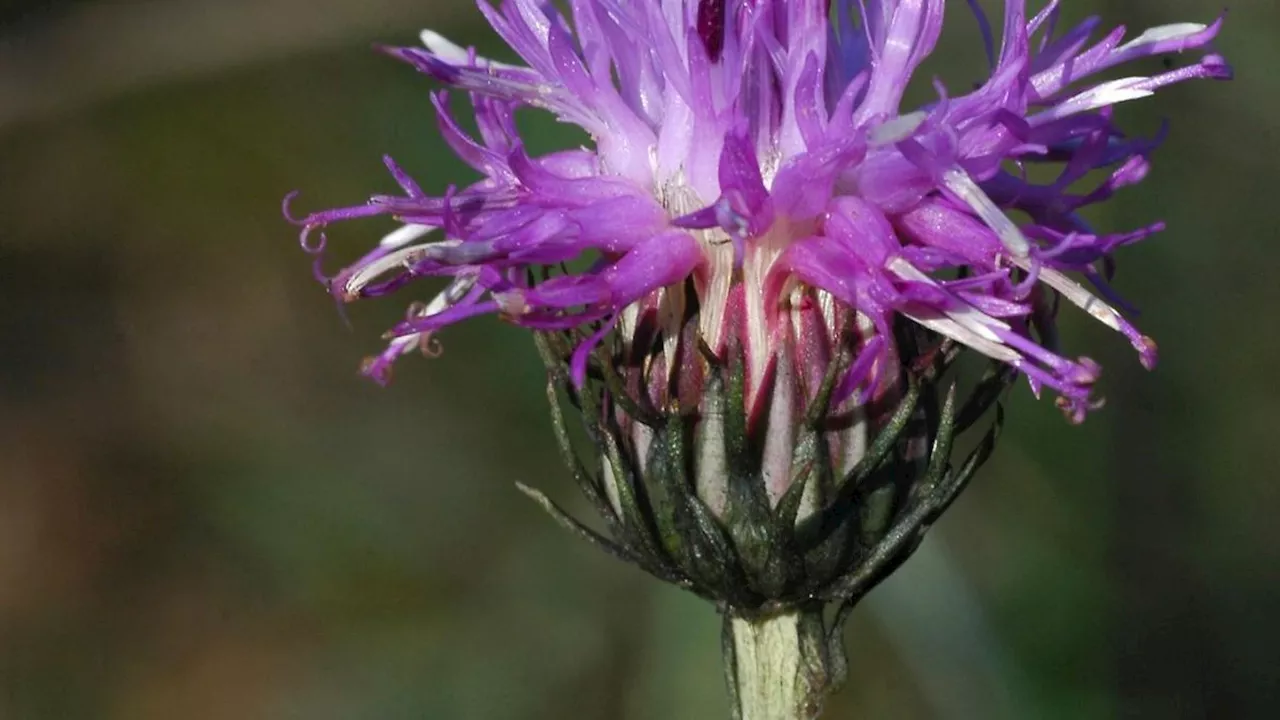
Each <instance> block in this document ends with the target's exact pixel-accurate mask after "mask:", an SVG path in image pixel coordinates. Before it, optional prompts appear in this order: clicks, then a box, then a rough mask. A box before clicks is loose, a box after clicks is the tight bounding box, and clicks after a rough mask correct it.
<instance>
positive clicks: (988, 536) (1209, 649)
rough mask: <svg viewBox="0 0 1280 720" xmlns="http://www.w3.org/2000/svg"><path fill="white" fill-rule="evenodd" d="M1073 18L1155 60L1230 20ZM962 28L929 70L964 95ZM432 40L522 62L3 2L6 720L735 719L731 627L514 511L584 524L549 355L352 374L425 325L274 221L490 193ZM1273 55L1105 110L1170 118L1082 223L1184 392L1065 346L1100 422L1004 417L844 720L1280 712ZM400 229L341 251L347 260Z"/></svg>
mask: <svg viewBox="0 0 1280 720" xmlns="http://www.w3.org/2000/svg"><path fill="white" fill-rule="evenodd" d="M1065 4H1066V5H1067V6H1068V7H1067V15H1068V17H1069V18H1071V19H1078V18H1080V17H1082V16H1084V15H1085V14H1087V13H1089V12H1093V11H1100V12H1102V13H1103V14H1104V15H1105V17H1106V22H1105V25H1106V26H1107V27H1111V26H1113V25H1116V24H1119V23H1127V24H1129V25H1130V27H1131V28H1134V31H1133V32H1134V34H1136V32H1137V31H1138V30H1140V29H1141V28H1144V27H1147V26H1150V25H1155V24H1163V23H1168V22H1175V21H1191V20H1194V21H1200V22H1208V21H1211V20H1212V19H1213V17H1214V16H1216V14H1217V13H1218V12H1219V11H1220V10H1221V0H1114V1H1112V2H1081V1H1077V2H1068V3H1065ZM955 5H956V6H957V7H953V8H952V12H951V17H950V20H949V28H948V31H947V40H946V42H945V43H944V46H943V48H942V49H941V50H940V54H939V56H938V57H937V58H935V59H934V60H933V61H932V62H931V65H930V66H928V67H927V68H926V73H932V72H938V73H940V74H942V75H943V76H944V77H946V78H947V79H948V81H949V82H952V83H953V86H954V87H963V86H964V83H965V82H967V81H971V80H972V79H973V78H972V77H969V78H966V77H965V76H964V74H963V73H964V72H967V70H966V71H957V69H956V68H971V67H976V68H978V69H980V68H981V64H982V63H981V55H980V53H979V51H978V50H977V49H976V48H977V47H979V46H978V45H977V44H976V43H977V42H978V41H977V36H976V29H975V25H974V23H973V21H972V19H971V18H970V17H968V15H967V12H965V11H964V9H963V7H962V5H963V4H962V3H958V2H957V3H955ZM989 5H990V4H989ZM1035 5H1036V6H1038V5H1039V3H1036V4H1035ZM425 26H431V27H433V28H437V29H440V30H442V31H444V32H446V33H447V34H450V35H451V36H454V37H456V38H457V39H460V40H461V41H462V42H463V43H464V44H465V43H476V44H479V45H480V46H481V47H482V48H484V49H487V50H492V51H494V52H498V53H499V54H501V51H500V50H498V49H496V47H495V43H494V41H493V38H492V35H491V34H489V33H488V32H487V31H486V30H485V29H484V28H482V27H481V25H480V24H479V16H478V14H477V13H476V12H475V11H474V9H473V8H472V7H471V6H470V4H469V3H468V2H467V0H363V1H362V2H354V1H353V0H216V1H215V0H137V1H135V2H126V1H124V0H120V1H116V2H110V1H106V0H99V1H92V0H78V1H73V0H61V1H59V2H49V1H46V2H24V1H21V0H5V2H3V3H0V718H3V719H6V720H7V719H9V718H14V719H21V720H25V719H27V718H122V719H129V720H149V719H153V718H154V719H160V718H164V719H169V718H192V719H196V720H199V719H204V718H209V719H213V718H218V719H222V718H237V719H240V718H308V719H312V718H316V719H323V718H335V719H336V718H343V719H346V718H483V719H494V720H498V719H507V718H510V719H513V720H514V719H523V718H559V717H583V718H607V719H612V718H620V719H621V718H628V719H631V720H647V719H649V718H722V717H727V703H726V700H725V693H724V688H723V685H722V681H721V675H720V668H719V649H718V638H719V624H718V619H717V617H716V615H715V613H714V612H713V610H712V609H711V608H710V607H709V606H706V605H704V604H702V603H701V601H698V600H696V599H695V598H693V597H691V596H686V595H684V594H682V593H680V592H678V591H676V590H673V589H669V588H665V587H660V586H658V585H657V584H656V583H654V582H652V581H650V580H649V579H648V578H646V577H644V576H642V575H640V574H639V573H638V572H636V571H633V570H631V569H629V568H627V567H624V566H622V565H620V564H617V563H614V562H612V561H609V560H607V559H605V558H604V557H601V556H599V555H597V554H596V553H594V551H592V550H590V549H589V548H586V547H584V546H583V545H582V544H580V543H579V542H577V541H574V540H572V539H571V538H569V537H568V536H566V535H564V534H563V533H562V532H561V531H560V530H558V529H557V528H556V527H555V526H553V524H552V523H551V522H550V521H549V520H548V519H547V518H546V517H545V516H543V515H542V513H541V512H540V511H539V510H538V509H537V508H536V507H535V506H533V505H532V504H531V503H529V502H528V501H527V500H526V499H525V498H523V497H522V496H521V495H520V494H519V493H517V492H516V491H515V489H514V487H513V483H514V482H515V481H517V480H519V481H524V482H527V483H532V484H536V485H538V486H540V487H542V488H543V489H545V490H546V491H548V492H549V493H550V494H551V495H553V496H554V497H556V498H557V499H560V500H562V501H564V502H565V503H566V504H568V505H570V506H571V507H575V508H576V507H579V505H578V503H577V500H576V492H575V491H574V489H573V487H572V483H571V482H570V481H569V480H568V478H566V477H565V474H564V473H563V472H562V471H561V469H560V466H559V464H558V461H557V460H556V457H555V455H554V453H553V450H552V446H551V435H550V431H549V428H548V424H547V421H546V412H545V407H544V403H543V397H542V390H541V385H540V371H539V369H538V367H539V366H538V363H537V360H536V358H535V355H534V353H533V351H532V349H531V347H530V343H529V342H527V339H526V338H525V336H524V335H523V334H522V333H521V332H519V331H517V330H515V329H513V328H510V327H508V326H506V325H504V324H502V323H500V322H497V321H494V320H479V321H476V322H471V323H468V324H466V325H465V326H462V327H459V328H457V329H456V330H451V331H449V332H448V333H446V334H445V336H444V337H443V340H444V343H445V348H446V351H445V353H444V355H443V356H442V357H441V358H439V359H435V360H429V361H428V360H421V359H415V358H408V359H406V360H405V361H404V362H403V363H402V364H401V365H400V367H399V372H398V374H397V378H396V381H395V383H394V384H393V385H392V387H391V388H390V389H388V390H383V389H380V388H378V387H377V386H375V385H373V384H372V383H369V382H367V381H363V380H361V379H360V378H358V377H357V376H356V372H355V370H356V367H357V364H358V362H359V359H360V358H361V356H363V355H364V354H367V353H371V352H373V351H375V350H376V349H377V348H378V347H380V342H379V340H378V335H379V334H380V333H381V332H382V330H383V329H384V328H385V327H387V326H388V325H389V324H390V322H391V321H392V320H393V319H395V318H397V317H399V316H400V314H401V313H402V312H403V305H404V303H405V302H407V298H403V297H402V298H396V299H391V300H387V301H383V302H378V303H370V304H368V305H361V306H359V307H355V308H353V309H352V311H351V313H350V316H351V322H352V327H353V328H354V329H349V328H348V327H347V326H346V325H344V323H343V321H342V319H341V318H340V316H339V314H338V313H337V312H336V311H335V309H334V307H333V304H332V303H331V302H330V301H329V300H328V299H327V298H326V296H325V295H324V293H323V292H322V291H321V290H320V289H319V288H318V287H317V286H316V285H315V284H314V282H313V280H312V279H311V273H310V268H309V258H308V257H307V256H305V255H304V254H303V253H302V252H301V251H300V250H299V249H298V247H297V243H296V231H295V229H294V228H292V227H291V226H289V225H288V224H286V223H285V222H284V220H283V219H282V218H281V213H280V198H281V197H282V196H283V195H284V194H285V193H286V192H288V191H290V190H293V189H300V190H302V191H303V194H302V196H301V198H300V200H299V202H298V207H300V208H302V209H304V210H306V209H314V208H320V207H329V206H334V205H342V204H353V203H358V202H361V201H362V200H363V198H364V197H365V196H366V195H368V194H369V193H370V192H374V191H391V190H393V185H392V183H391V181H390V180H389V178H388V177H387V176H386V174H385V172H384V170H383V168H382V165H381V163H380V159H379V158H380V155H381V154H382V153H384V152H389V153H392V154H394V155H395V156H396V157H397V159H398V160H399V161H400V162H401V164H402V165H404V166H405V167H406V168H408V169H409V170H410V171H411V172H413V173H414V174H415V175H416V176H417V177H418V178H419V180H421V181H422V182H423V184H424V185H425V186H427V187H429V188H430V189H434V190H440V189H442V188H443V187H444V186H445V185H447V184H448V183H450V182H458V181H459V180H461V179H465V178H466V177H468V175H467V174H466V173H465V172H464V171H463V169H462V168H461V167H460V166H459V164H458V163H457V162H456V161H454V160H453V158H452V157H451V156H450V155H449V154H447V153H446V152H445V151H444V150H443V149H442V146H441V145H440V143H439V141H438V140H437V139H436V135H435V131H434V121H433V119H432V115H431V111H430V106H429V103H428V98H427V91H428V89H430V88H431V87H432V83H431V82H430V81H428V80H427V79H425V78H423V77H420V76H417V75H415V74H414V73H413V72H412V71H411V70H410V69H408V68H406V67H404V66H401V65H400V64H397V63H395V62H394V61H391V60H389V59H386V58H384V57H382V56H380V55H378V54H376V53H374V52H373V51H372V50H371V44H372V43H373V42H374V41H384V42H398V43H412V42H414V41H415V37H416V31H417V29H418V28H420V27H425ZM1277 33H1280V10H1278V9H1277V6H1276V4H1275V3H1273V2H1269V1H1264V0H1239V1H1238V2H1235V3H1234V4H1233V8H1232V15H1231V16H1230V18H1229V20H1228V24H1227V27H1226V30H1225V32H1224V33H1223V35H1222V37H1221V38H1220V40H1219V43H1218V45H1219V48H1220V50H1221V51H1223V52H1224V53H1225V54H1227V56H1228V57H1229V59H1230V60H1231V61H1232V63H1233V64H1234V65H1235V66H1236V69H1237V75H1238V79H1237V80H1236V81H1235V82H1234V83H1230V84H1211V83H1193V84H1190V85H1182V86H1178V87H1175V88H1173V89H1172V90H1169V91H1165V92H1162V93H1160V94H1159V95H1158V96H1157V97H1156V98H1154V99H1150V100H1145V101H1141V102H1135V103H1131V104H1129V105H1126V106H1124V107H1122V108H1121V110H1120V111H1119V112H1120V116H1121V117H1122V118H1124V120H1125V122H1126V123H1127V124H1128V126H1129V127H1131V128H1133V129H1135V130H1137V131H1140V132H1145V133H1152V132H1155V130H1156V129H1157V128H1158V126H1159V123H1160V120H1161V119H1162V118H1165V117H1168V118H1170V119H1172V121H1173V128H1172V130H1173V131H1172V134H1171V136H1170V138H1169V141H1168V142H1167V144H1166V146H1165V147H1164V148H1163V150H1162V151H1160V152H1159V153H1157V155H1156V156H1155V163H1154V171H1153V172H1152V174H1151V176H1150V178H1149V179H1148V181H1147V182H1146V183H1144V184H1143V185H1142V186H1140V187H1138V188H1135V189H1129V190H1126V191H1124V192H1123V193H1122V195H1121V196H1119V197H1118V198H1117V199H1116V200H1115V201H1114V202H1113V203H1112V204H1111V205H1110V207H1108V208H1106V209H1105V210H1104V211H1103V212H1101V213H1096V214H1095V215H1094V220H1095V221H1097V222H1098V223H1100V224H1102V225H1105V226H1107V227H1125V228H1129V227H1135V226H1138V225H1142V224H1145V223H1147V222H1149V221H1151V220H1153V219H1156V218H1163V219H1165V220H1167V221H1168V223H1169V226H1170V230H1169V231H1168V232H1166V233H1164V234H1163V235H1160V236H1158V237H1157V238H1155V239H1153V240H1151V241H1149V242H1147V243H1145V244H1143V245H1140V246H1138V247H1135V248H1131V249H1128V250H1126V251H1124V252H1123V253H1122V255H1121V257H1120V264H1121V275H1120V282H1119V287H1120V289H1121V291H1122V292H1124V293H1125V294H1126V295H1127V296H1128V297H1129V298H1131V299H1132V300H1134V301H1135V302H1137V303H1138V304H1139V305H1141V306H1142V307H1143V308H1144V309H1145V310H1146V313H1145V315H1144V317H1143V318H1142V320H1141V325H1142V327H1143V329H1144V330H1145V331H1146V332H1148V333H1149V334H1151V335H1153V336H1155V337H1156V338H1157V339H1158V340H1159V342H1160V345H1161V349H1162V362H1161V365H1160V367H1159V369H1158V371H1157V372H1155V373H1146V372H1144V371H1143V370H1141V368H1140V367H1139V366H1138V363H1137V360H1136V358H1135V357H1134V356H1133V354H1132V352H1131V351H1130V350H1129V349H1128V346H1127V344H1126V343H1124V342H1123V341H1122V340H1121V339H1119V338H1118V337H1115V336H1112V335H1111V334H1109V333H1108V332H1105V331H1104V330H1102V329H1100V328H1098V327H1093V326H1091V325H1089V324H1088V323H1087V322H1085V321H1083V320H1081V319H1080V317H1079V316H1078V315H1077V314H1074V313H1069V312H1068V313H1066V315H1067V316H1068V317H1069V320H1068V321H1067V331H1066V334H1067V341H1068V343H1070V347H1075V348H1078V349H1081V350H1082V351H1087V352H1088V354H1090V355H1092V356H1094V357H1096V358H1097V359H1099V360H1100V361H1102V362H1103V364H1104V365H1105V367H1106V370H1107V373H1106V376H1105V377H1104V380H1103V383H1102V390H1103V392H1104V393H1105V394H1106V395H1107V397H1108V400H1109V404H1108V407H1107V408H1106V410H1104V411H1103V412H1100V413H1097V414H1096V415H1095V416H1093V417H1092V418H1091V419H1090V420H1089V422H1088V423H1087V424H1085V425H1084V426H1083V427H1071V426H1069V425H1067V424H1066V423H1065V422H1064V421H1063V420H1062V418H1061V416H1060V414H1059V413H1058V412H1057V411H1056V410H1055V409H1054V408H1053V406H1052V404H1051V403H1050V402H1049V401H1043V402H1036V401H1034V400H1033V399H1032V398H1031V397H1030V393H1029V391H1028V390H1027V389H1026V387H1025V386H1021V385H1020V386H1019V387H1018V388H1017V389H1016V392H1014V393H1013V396H1012V398H1011V400H1010V403H1009V405H1010V410H1011V413H1010V423H1009V429H1008V432H1007V434H1006V436H1005V437H1006V439H1005V441H1004V442H1003V445H1002V447H1001V449H1000V451H999V452H998V453H997V458H996V459H995V460H994V461H993V462H992V463H991V465H990V466H989V467H988V469H987V470H986V471H984V474H983V475H982V476H981V477H980V479H979V481H978V482H977V483H976V485H975V486H974V487H973V488H972V489H971V490H970V491H969V492H968V494H967V495H966V496H965V497H964V498H963V499H962V500H961V502H959V503H958V505H957V507H956V508H955V509H954V510H953V511H952V512H951V513H950V514H949V515H948V516H947V517H946V518H945V519H944V520H943V521H942V522H941V523H940V525H939V527H938V528H937V529H936V530H935V532H934V533H933V534H932V535H931V536H930V539H929V540H928V542H926V543H925V545H924V547H923V548H922V550H921V552H920V553H919V555H918V556H917V557H916V558H915V559H913V560H912V561H911V562H910V563H908V565H907V566H906V567H905V568H904V569H903V570H902V571H901V572H900V573H899V574H898V575H896V576H895V577H894V578H893V579H892V580H890V581H889V582H888V583H886V584H885V585H884V586H883V587H882V588H881V589H879V590H878V591H877V592H876V593H874V594H873V595H872V597H871V598H870V599H869V601H867V602H866V603H865V604H864V605H862V606H861V607H860V608H859V610H858V611H857V612H856V613H855V616H854V619H853V621H852V622H851V627H850V628H849V631H848V641H849V647H850V653H851V661H852V678H851V681H850V684H849V687H848V688H847V689H846V690H845V691H844V692H843V694H842V695H841V696H839V698H838V700H836V701H835V702H834V703H833V706H832V708H831V712H830V714H829V717H831V718H845V717H852V718H1063V719H1066V718H1161V719H1163V718H1264V717H1274V712H1275V710H1274V708H1275V707H1277V703H1278V702H1280V687H1278V685H1280V649H1278V648H1280V523H1277V521H1276V519H1275V518H1276V516H1277V512H1280V502H1277V501H1278V500H1280V483H1277V474H1280V471H1278V470H1277V468H1280V442H1278V441H1277V439H1276V430H1277V427H1278V425H1277V422H1276V420H1275V417H1276V408H1277V407H1278V406H1280V389H1278V387H1280V384H1278V383H1277V381H1276V380H1275V369H1274V368H1273V367H1272V365H1271V363H1272V362H1274V361H1275V360H1276V355H1277V352H1278V351H1280V346H1278V345H1280V343H1277V335H1276V333H1275V332H1274V330H1273V327H1274V322H1275V320H1274V317H1273V316H1274V314H1275V311H1276V310H1277V308H1278V302H1277V301H1278V300H1280V283H1277V282H1275V280H1274V279H1273V278H1271V277H1270V274H1271V272H1273V271H1274V270H1273V267H1274V265H1275V263H1276V261H1277V260H1278V259H1280V250H1278V249H1277V239H1278V238H1277V232H1276V221H1275V217H1276V212H1277V205H1276V201H1275V199H1274V198H1273V197H1272V196H1271V195H1270V193H1271V192H1272V191H1273V190H1274V189H1275V182H1274V177H1275V168H1276V167H1277V161H1278V160H1280V153H1278V152H1277V150H1278V144H1280V122H1277V120H1276V118H1277V116H1278V115H1280V46H1278V45H1277V43H1276V37H1277ZM975 58H976V62H977V65H975V64H974V63H975ZM1159 69H1160V67H1159V64H1158V62H1153V63H1151V64H1150V65H1147V66H1144V67H1143V68H1142V70H1143V71H1145V72H1154V71H1158V70H1159ZM958 72H960V75H959V76H957V73H958ZM956 82H959V83H960V85H955V84H954V83H956ZM925 84H926V85H927V83H925ZM926 91H927V88H926ZM530 128H531V129H530V133H531V135H532V136H533V138H534V140H533V143H532V144H533V145H534V146H535V147H538V148H548V147H554V146H556V145H557V144H558V143H562V142H566V140H565V138H567V137H571V136H570V135H567V134H566V131H565V130H563V129H561V128H557V126H556V125H555V123H553V122H548V121H545V120H544V121H533V122H531V123H530ZM389 228H390V225H389V224H385V225H384V224H379V223H378V222H377V221H371V222H366V223H362V224H356V225H354V226H349V227H340V228H338V229H336V230H334V231H333V233H332V236H331V247H333V248H335V253H334V258H333V260H332V262H337V261H338V260H341V259H350V258H353V257H355V256H356V255H357V254H358V253H360V252H362V251H363V250H364V249H365V248H367V247H368V246H370V244H371V243H372V242H373V241H374V239H376V238H377V237H378V236H379V235H380V234H381V233H382V232H384V231H386V230H387V229H389ZM1269 707H1270V708H1272V710H1271V711H1268V710H1267V708H1269Z"/></svg>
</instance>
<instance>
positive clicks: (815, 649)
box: [725, 610, 831, 720]
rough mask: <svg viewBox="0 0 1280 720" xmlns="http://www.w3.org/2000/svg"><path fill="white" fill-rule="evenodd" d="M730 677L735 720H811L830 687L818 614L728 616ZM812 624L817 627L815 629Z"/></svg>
mask: <svg viewBox="0 0 1280 720" xmlns="http://www.w3.org/2000/svg"><path fill="white" fill-rule="evenodd" d="M726 622H727V623H728V627H727V630H728V632H729V634H730V635H731V638H726V640H727V641H729V640H731V644H730V643H728V642H727V647H726V648H725V650H726V654H728V655H729V657H726V658H725V660H726V662H729V663H731V664H732V665H731V669H730V672H731V673H732V675H731V676H730V678H729V682H730V686H731V690H732V691H733V694H734V695H736V703H737V707H736V710H737V713H736V715H735V717H737V718H738V719H739V720H813V719H814V718H817V717H818V715H819V714H820V713H821V711H822V701H823V699H824V698H825V696H826V693H827V691H828V689H829V687H830V685H831V673H830V662H829V661H828V658H827V648H826V644H825V641H824V639H823V633H822V622H821V616H820V615H817V616H815V615H813V614H811V613H806V612H803V611H799V610H789V611H784V612H779V613H775V614H770V615H760V616H752V617H730V618H728V619H727V620H726ZM815 623H816V625H815Z"/></svg>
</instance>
